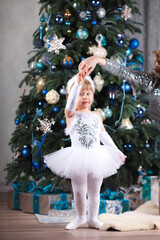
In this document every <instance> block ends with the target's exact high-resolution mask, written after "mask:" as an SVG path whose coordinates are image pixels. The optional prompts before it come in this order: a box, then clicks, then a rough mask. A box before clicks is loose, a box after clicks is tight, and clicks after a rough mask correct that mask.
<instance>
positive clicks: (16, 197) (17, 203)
mask: <svg viewBox="0 0 160 240" xmlns="http://www.w3.org/2000/svg"><path fill="white" fill-rule="evenodd" d="M8 207H9V208H13V209H16V210H21V207H22V193H21V192H19V191H15V190H10V191H9V192H8Z"/></svg>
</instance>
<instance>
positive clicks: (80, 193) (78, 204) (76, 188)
mask: <svg viewBox="0 0 160 240" xmlns="http://www.w3.org/2000/svg"><path fill="white" fill-rule="evenodd" d="M71 183H72V189H73V195H74V204H75V210H76V218H75V220H74V221H72V222H70V223H69V224H67V226H66V229H76V228H78V227H80V226H81V225H83V224H85V223H86V194H87V176H73V177H72V179H71Z"/></svg>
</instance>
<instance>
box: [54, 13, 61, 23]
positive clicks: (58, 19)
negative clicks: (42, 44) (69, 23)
mask: <svg viewBox="0 0 160 240" xmlns="http://www.w3.org/2000/svg"><path fill="white" fill-rule="evenodd" d="M54 20H55V23H56V24H62V23H63V16H62V15H61V14H56V16H55V18H54Z"/></svg>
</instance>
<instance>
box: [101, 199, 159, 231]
mask: <svg viewBox="0 0 160 240" xmlns="http://www.w3.org/2000/svg"><path fill="white" fill-rule="evenodd" d="M98 219H99V220H100V221H102V222H104V225H103V226H102V227H101V228H100V230H103V231H106V230H108V229H109V228H112V229H115V230H119V231H134V230H148V229H160V215H159V211H158V207H157V205H156V204H155V203H154V202H151V201H148V202H146V203H144V204H143V205H141V206H140V207H138V208H137V209H136V210H134V211H129V212H125V213H122V214H119V215H115V214H109V213H103V214H100V215H99V217H98Z"/></svg>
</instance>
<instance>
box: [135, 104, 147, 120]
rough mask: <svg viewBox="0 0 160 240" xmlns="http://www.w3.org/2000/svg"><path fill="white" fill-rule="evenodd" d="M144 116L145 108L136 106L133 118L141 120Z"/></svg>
mask: <svg viewBox="0 0 160 240" xmlns="http://www.w3.org/2000/svg"><path fill="white" fill-rule="evenodd" d="M144 114H145V108H144V107H142V106H140V105H137V110H136V113H135V116H136V117H137V118H142V117H143V116H144Z"/></svg>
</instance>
